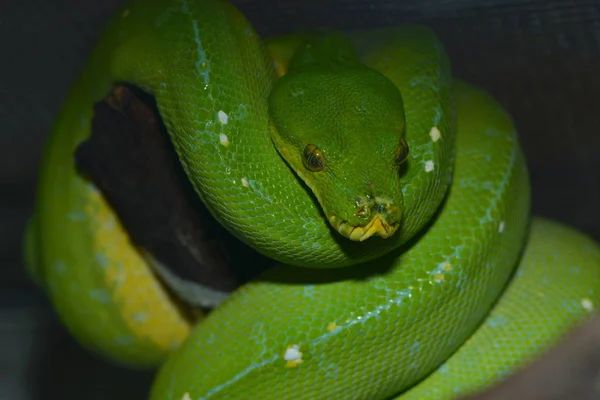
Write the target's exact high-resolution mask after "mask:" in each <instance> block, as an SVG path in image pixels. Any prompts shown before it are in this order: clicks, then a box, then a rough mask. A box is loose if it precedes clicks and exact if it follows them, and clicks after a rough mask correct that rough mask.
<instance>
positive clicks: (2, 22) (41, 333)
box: [0, 0, 600, 400]
mask: <svg viewBox="0 0 600 400" xmlns="http://www.w3.org/2000/svg"><path fill="white" fill-rule="evenodd" d="M122 3H123V2H122V1H118V0H104V1H92V0H79V1H75V0H50V1H48V0H22V1H15V0H2V1H0V51H1V53H0V54H2V56H0V191H1V193H2V196H1V197H0V221H1V223H0V240H1V241H2V243H3V246H1V247H0V265H1V267H2V269H1V275H0V277H1V283H0V354H2V357H0V382H2V381H5V382H6V383H1V384H0V399H7V400H21V399H53V398H61V399H66V400H68V399H75V398H78V399H79V398H86V399H104V398H110V399H125V398H127V399H129V400H131V399H143V398H144V396H145V393H146V392H145V391H146V389H147V386H148V385H149V382H150V381H151V374H150V373H140V372H132V371H124V370H119V369H116V368H114V367H111V366H109V365H106V364H104V363H103V362H101V361H98V360H95V359H94V358H93V357H91V356H90V355H88V354H87V353H85V352H83V351H81V349H80V348H79V347H78V346H77V345H76V344H74V343H73V342H72V341H71V340H70V339H69V337H68V336H67V335H66V334H65V332H64V331H63V330H62V329H61V327H60V325H58V324H57V322H56V320H55V319H54V316H53V314H52V312H51V311H50V309H49V307H48V304H47V302H46V301H45V299H44V297H43V295H42V294H41V293H40V292H39V290H38V289H37V288H36V287H34V286H33V285H32V284H31V283H30V282H29V280H28V278H27V277H26V275H25V273H24V271H23V266H22V261H21V237H22V233H23V228H24V223H25V221H26V219H27V218H28V216H29V213H30V212H31V208H32V204H33V196H34V190H35V184H36V175H37V168H38V165H39V159H40V152H41V148H42V145H43V141H44V139H45V137H46V135H47V134H48V132H49V130H50V127H51V123H52V121H53V118H54V116H55V114H56V113H57V111H58V109H59V107H60V104H61V101H62V99H63V98H64V96H65V95H66V92H67V90H68V88H69V85H70V83H71V81H72V80H73V78H74V77H75V76H76V74H77V73H78V71H79V70H80V68H81V67H82V65H83V63H84V61H85V58H86V56H87V54H88V52H89V51H90V49H91V46H92V45H93V42H94V40H95V38H96V37H97V35H98V34H99V32H100V29H101V28H102V26H103V24H104V23H105V21H106V20H107V18H109V16H110V15H111V13H112V12H113V11H114V10H115V9H116V8H117V6H118V5H119V4H122ZM234 3H235V4H236V5H238V6H239V7H240V8H241V9H242V11H243V12H244V13H245V14H246V16H247V17H248V18H249V19H250V20H251V21H252V22H253V24H254V25H255V27H256V29H257V30H258V32H259V33H261V34H265V35H270V34H276V33H283V32H289V31H293V30H295V29H300V28H306V27H318V26H332V27H338V28H344V29H355V28H369V27H378V26H383V25H391V24H397V23H401V22H405V21H410V22H421V23H424V24H427V25H428V26H430V27H431V28H433V29H434V30H436V31H437V32H438V34H439V35H440V36H441V37H442V39H443V41H444V43H445V45H446V46H447V50H448V51H449V53H450V55H451V57H452V59H453V63H454V65H453V67H454V71H455V74H456V75H457V76H458V77H461V78H464V79H467V80H469V81H471V82H473V83H476V84H479V85H481V86H483V87H484V88H486V89H487V90H489V91H490V92H491V93H492V94H493V95H494V96H495V97H496V98H497V99H498V100H499V101H500V102H501V103H502V104H503V105H504V106H505V107H506V109H507V110H508V111H509V112H510V113H511V114H512V115H513V117H514V120H515V123H516V125H517V127H518V128H519V131H520V134H521V142H522V145H523V148H524V150H525V153H526V156H527V159H528V164H529V168H530V172H531V176H532V180H533V207H534V211H535V213H537V214H541V215H545V216H547V217H551V218H554V219H557V220H559V221H563V222H566V223H569V224H570V225H572V226H575V227H577V228H579V229H581V230H582V231H584V232H586V233H588V234H590V235H592V236H593V237H595V238H596V239H598V240H600V212H599V211H598V207H599V206H600V179H599V178H598V175H599V173H600V0H581V1H576V0H571V1H558V0H551V1H541V0H540V1H537V0H529V1H527V0H524V1H507V0H494V1H486V2H480V1H476V0H456V1H451V0H439V1H434V0H429V1H425V2H421V1H419V0H405V1H400V0H397V1H391V0H390V1H376V0H370V1H367V0H357V1H350V0H345V1H344V0H339V1H301V0H286V1H279V2H276V1H254V2H253V1H250V0H237V1H234Z"/></svg>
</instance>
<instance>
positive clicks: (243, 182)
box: [242, 178, 250, 187]
mask: <svg viewBox="0 0 600 400" xmlns="http://www.w3.org/2000/svg"><path fill="white" fill-rule="evenodd" d="M242 186H244V187H250V184H249V183H248V179H246V178H242Z"/></svg>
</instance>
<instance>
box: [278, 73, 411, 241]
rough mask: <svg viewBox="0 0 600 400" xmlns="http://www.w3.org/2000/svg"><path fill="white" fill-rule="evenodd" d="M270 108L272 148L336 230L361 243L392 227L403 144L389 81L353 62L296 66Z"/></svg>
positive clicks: (398, 106) (396, 220)
mask: <svg viewBox="0 0 600 400" xmlns="http://www.w3.org/2000/svg"><path fill="white" fill-rule="evenodd" d="M269 113H270V116H271V124H270V131H271V137H272V139H273V142H274V143H275V147H276V148H277V150H278V151H279V153H280V154H281V156H282V157H283V158H284V159H285V161H286V162H287V163H288V164H289V166H290V167H291V168H292V169H293V170H294V171H295V172H296V174H297V175H298V177H300V178H301V179H302V180H303V181H304V182H305V184H306V186H308V188H309V189H310V190H311V191H312V193H313V194H314V195H315V197H316V198H317V200H318V202H319V204H320V206H321V208H322V210H323V212H324V214H325V216H326V217H327V219H328V221H329V223H330V224H331V226H332V227H333V228H334V229H335V230H336V231H337V232H339V233H340V234H341V235H342V236H344V237H346V238H349V239H351V240H357V241H363V240H366V239H368V238H369V237H371V236H380V237H382V238H388V237H390V236H392V235H393V234H394V233H395V232H396V231H397V229H398V227H399V226H400V223H401V221H402V217H403V197H402V191H401V184H400V169H401V166H402V164H403V162H404V161H405V160H406V158H407V155H408V145H407V143H406V141H405V140H404V127H405V119H404V107H403V101H402V96H401V94H400V91H399V90H398V88H397V87H396V86H395V85H394V84H393V83H392V82H391V81H390V80H389V79H387V78H386V77H385V76H384V75H382V74H381V73H379V72H377V71H375V70H373V69H371V68H368V67H366V66H364V65H361V64H358V63H343V62H340V63H332V64H330V65H323V64H319V65H308V66H304V67H301V68H298V69H293V70H292V71H290V72H289V73H287V74H286V75H284V76H282V77H281V78H279V79H278V81H277V82H276V83H275V85H274V87H273V89H272V91H271V94H270V96H269Z"/></svg>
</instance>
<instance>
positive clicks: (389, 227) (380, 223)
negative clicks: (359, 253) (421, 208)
mask: <svg viewBox="0 0 600 400" xmlns="http://www.w3.org/2000/svg"><path fill="white" fill-rule="evenodd" d="M338 221H339V220H338V219H337V218H336V217H335V216H332V217H330V218H329V222H331V224H332V225H333V227H334V228H335V229H336V230H337V231H338V232H339V233H340V234H341V235H342V236H344V237H347V238H348V239H350V240H353V241H358V242H363V241H365V240H367V239H368V238H370V237H371V236H374V235H377V236H380V237H381V238H383V239H387V238H389V237H390V236H392V235H393V234H394V233H395V232H396V230H397V229H398V226H399V225H398V224H389V223H387V222H386V220H385V219H383V218H382V217H381V215H379V214H376V215H375V216H374V217H373V218H372V219H371V220H370V221H369V223H368V224H366V225H365V226H351V225H350V224H349V223H348V221H339V223H338Z"/></svg>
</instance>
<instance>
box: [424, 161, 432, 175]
mask: <svg viewBox="0 0 600 400" xmlns="http://www.w3.org/2000/svg"><path fill="white" fill-rule="evenodd" d="M433 168H434V164H433V161H432V160H429V161H426V162H425V172H431V171H433Z"/></svg>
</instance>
